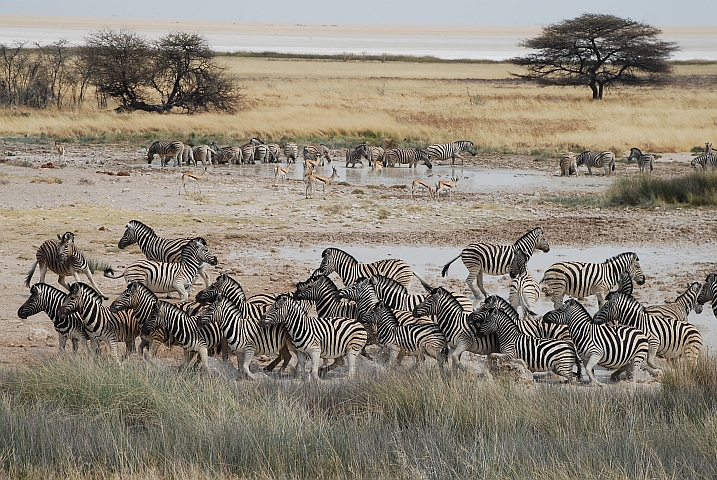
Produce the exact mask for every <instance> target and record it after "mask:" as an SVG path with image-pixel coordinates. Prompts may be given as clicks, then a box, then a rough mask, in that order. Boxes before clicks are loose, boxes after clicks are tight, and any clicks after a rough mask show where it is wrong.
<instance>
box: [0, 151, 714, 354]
mask: <svg viewBox="0 0 717 480" xmlns="http://www.w3.org/2000/svg"><path fill="white" fill-rule="evenodd" d="M142 155H143V152H142V150H141V149H140V148H138V147H136V146H130V145H101V146H70V147H69V148H68V154H67V156H66V158H65V159H64V160H61V159H58V157H57V156H56V155H54V154H53V153H52V152H51V146H48V145H37V144H23V143H4V144H0V162H3V163H0V212H1V213H2V215H1V216H0V223H1V224H2V226H3V229H2V238H1V240H2V245H1V246H0V285H2V287H0V299H1V300H0V322H1V323H2V328H1V329H0V362H1V363H2V364H5V365H16V364H22V363H23V362H26V361H27V360H28V359H31V358H34V357H37V356H38V355H45V354H52V353H55V352H56V349H57V338H56V335H55V333H54V329H53V326H52V323H51V322H50V321H49V319H48V318H47V316H46V315H45V314H38V315H35V316H33V317H30V318H29V319H27V320H20V319H18V318H17V309H18V307H19V306H20V305H21V304H22V303H23V302H24V300H25V299H26V298H27V295H28V290H27V288H26V287H25V286H24V284H23V282H24V278H25V275H26V274H27V272H28V270H29V268H30V266H31V265H32V263H33V261H34V257H35V251H36V249H37V247H38V246H39V245H40V244H41V243H42V242H43V241H45V240H47V239H51V238H55V235H56V234H58V233H60V234H61V233H63V232H65V231H72V232H74V233H75V234H76V240H75V242H76V244H77V245H78V246H79V247H80V248H81V249H82V250H83V251H84V252H85V253H86V255H87V256H89V257H91V258H92V259H95V260H97V261H99V262H101V263H105V264H109V265H111V266H112V267H113V268H115V270H118V271H122V269H123V268H124V267H126V266H128V265H129V264H131V263H132V262H134V261H136V260H140V259H142V258H143V256H142V254H141V252H140V250H139V249H138V248H137V247H136V246H132V247H129V248H127V249H126V250H119V249H118V248H117V242H118V241H119V239H120V237H121V236H122V234H123V232H124V225H125V224H126V223H127V222H128V221H129V220H132V219H139V220H141V221H143V222H145V223H147V224H148V225H150V226H152V227H153V228H154V229H155V231H156V232H157V233H158V234H159V235H161V236H163V237H168V238H171V237H186V236H203V237H205V238H206V239H207V241H208V244H209V246H210V249H211V250H212V252H213V253H214V254H215V255H217V257H218V258H219V260H220V263H219V265H218V266H217V267H215V268H214V269H213V271H211V275H212V277H215V276H216V275H217V274H218V273H221V272H226V273H229V274H231V275H232V276H234V277H235V278H237V279H238V280H239V281H240V282H241V284H242V286H243V287H244V289H245V291H246V292H247V293H248V294H250V295H251V294H254V293H262V292H284V291H289V290H291V289H293V285H294V283H295V282H296V281H300V280H303V279H305V278H307V277H308V276H309V275H310V273H311V272H312V271H313V270H314V269H315V268H316V267H318V265H319V263H320V250H318V251H313V250H312V249H311V247H312V246H313V245H319V246H326V245H336V246H346V245H353V246H361V245H362V246H374V247H375V248H376V249H379V250H383V251H385V252H386V256H388V255H391V254H392V250H391V246H395V245H400V246H403V247H428V246H431V247H448V248H452V249H454V250H455V255H457V254H458V253H459V252H460V250H461V249H462V248H463V247H464V246H466V245H467V244H469V243H472V242H479V241H482V242H494V243H513V242H514V241H515V239H516V238H518V237H519V236H520V235H522V234H523V233H525V231H527V230H528V229H530V228H534V227H535V226H542V227H543V229H544V230H545V232H546V236H547V237H548V239H549V240H550V243H551V246H552V247H553V248H560V247H596V246H601V245H611V246H620V247H625V249H629V248H630V247H633V248H635V247H637V246H658V247H667V248H674V249H675V252H676V255H680V256H682V257H684V258H686V259H688V261H685V262H684V263H680V264H678V265H677V266H676V267H675V266H671V267H670V271H669V272H659V271H646V272H645V273H646V275H647V276H648V282H647V285H645V286H644V287H640V288H639V289H638V291H637V294H638V295H639V298H640V299H641V300H642V301H643V302H646V303H651V304H653V303H664V302H665V301H666V300H672V299H674V298H675V296H676V292H677V291H678V290H684V287H685V286H686V284H687V283H688V282H692V281H704V278H705V276H706V275H707V273H709V272H714V271H717V265H716V264H715V259H716V255H715V253H717V245H716V243H715V238H716V235H715V234H716V233H717V211H715V210H714V209H691V208H690V209H676V208H663V209H655V210H643V209H633V208H631V209H625V208H611V209H605V208H602V209H600V208H596V207H582V206H581V207H565V206H563V205H561V204H560V203H554V202H548V201H545V199H546V198H549V197H553V196H571V195H576V194H596V193H600V192H603V191H605V189H606V188H607V187H608V186H609V184H610V182H611V179H606V178H603V177H602V176H600V175H595V176H593V177H589V176H586V175H581V176H579V177H578V178H569V179H563V178H560V177H558V176H555V174H557V166H556V161H554V160H550V161H544V162H535V161H534V160H533V159H532V158H527V157H520V156H506V155H479V156H476V157H475V158H473V159H471V158H470V157H469V158H468V161H467V164H471V163H472V164H474V165H481V166H487V167H490V168H497V167H499V166H500V167H503V168H505V167H506V166H510V167H511V168H525V165H526V163H529V164H530V166H529V168H531V169H537V170H541V171H543V172H545V175H546V179H547V181H546V182H545V184H544V186H543V187H540V188H534V187H530V188H529V190H528V191H520V190H515V189H513V190H511V191H510V193H506V192H504V191H502V189H498V188H494V189H488V191H483V190H481V191H479V192H477V193H475V192H473V193H471V192H466V191H461V189H459V190H458V191H457V192H455V193H454V194H453V199H452V201H448V200H447V199H446V200H442V201H441V202H440V205H439V206H436V204H435V203H433V202H428V201H426V200H425V198H421V199H420V200H418V201H416V202H413V201H412V200H411V198H410V189H405V188H383V189H381V188H367V186H366V185H346V184H343V185H342V184H334V185H332V186H331V187H328V188H327V192H326V194H325V195H322V194H320V193H318V194H316V195H315V196H314V198H313V199H309V200H307V199H305V198H304V183H303V182H300V181H298V180H293V181H292V180H289V181H287V182H286V183H285V184H281V185H280V186H273V177H270V176H269V175H268V174H267V175H266V176H256V175H248V174H247V172H246V171H243V170H242V168H241V167H238V168H226V167H217V168H214V169H212V168H210V169H209V170H208V172H207V173H206V174H205V175H204V176H203V177H202V178H200V180H199V185H198V186H197V185H194V184H192V185H190V186H188V187H187V191H188V193H187V194H185V193H184V191H182V192H181V194H179V193H178V191H179V190H180V186H181V182H180V173H179V172H180V171H186V170H196V171H197V172H200V171H201V168H199V169H194V167H191V168H188V167H182V168H181V169H180V168H172V167H169V168H164V169H160V168H157V167H156V164H157V162H158V160H155V162H154V167H148V166H147V164H146V161H140V158H141V157H142ZM342 155H343V153H342V152H339V151H336V152H334V156H335V157H336V160H338V159H340V158H342ZM689 159H690V155H689V154H681V155H675V154H666V155H663V156H662V158H660V159H659V160H658V162H657V165H656V173H655V174H656V175H662V176H668V175H678V174H680V173H684V172H687V171H689V168H690V167H689V163H688V162H689ZM47 162H53V163H54V165H55V167H56V168H38V167H39V166H40V165H41V164H44V163H47ZM335 163H337V162H335ZM338 163H340V164H343V161H340V162H338ZM60 167H62V168H60ZM298 168H299V169H300V168H301V167H298ZM419 168H425V167H422V166H421V167H419ZM119 171H126V172H129V174H130V175H129V176H117V175H113V174H116V173H117V172H119ZM108 172H109V173H108ZM321 173H325V174H327V175H328V174H330V170H328V171H327V172H321ZM581 173H583V172H582V171H581ZM618 173H619V174H622V175H624V174H629V175H636V174H638V173H637V168H636V167H635V165H634V164H632V165H626V164H624V163H619V164H618ZM60 182H61V183H60ZM200 189H201V192H200ZM359 190H360V191H361V192H359ZM280 249H292V250H295V251H296V255H293V256H292V257H293V258H284V257H282V256H281V255H279V251H280ZM359 260H361V259H359ZM404 260H406V261H407V262H408V263H409V264H411V263H412V260H413V261H417V259H412V258H404ZM573 260H580V259H579V258H575V259H573ZM458 263H460V262H458ZM37 275H38V274H37V272H36V273H35V278H34V279H33V281H38V277H37ZM536 277H538V278H540V276H539V275H536ZM95 279H96V280H97V282H98V283H99V285H100V287H101V288H102V289H103V290H104V291H105V293H107V294H109V295H110V297H111V298H113V297H114V296H115V295H117V294H119V293H120V292H121V291H122V290H124V282H123V281H121V280H111V279H107V278H104V277H102V274H101V272H99V271H98V272H97V273H96V274H95ZM429 280H430V281H431V282H433V283H434V284H436V285H438V284H441V285H445V286H448V287H449V288H451V289H453V290H456V291H461V290H463V289H464V287H465V284H464V282H463V279H462V278H459V277H455V276H452V275H449V276H448V278H445V279H441V278H440V275H439V274H438V275H430V276H429ZM46 281H47V283H50V284H53V285H57V278H56V276H55V275H54V274H52V273H51V272H48V276H47V279H46ZM200 282H201V280H200ZM507 283H508V281H507V280H506V279H505V278H500V277H487V278H486V286H487V287H488V289H489V290H490V289H495V288H497V287H498V286H501V285H502V286H506V285H507ZM412 287H414V288H413V290H414V292H416V293H417V292H418V291H419V290H418V288H419V287H418V285H412ZM201 288H203V286H202V285H201V283H200V284H199V285H196V286H195V287H194V289H193V292H192V293H193V294H194V293H196V292H197V291H199V290H200V289H201ZM700 318H701V321H702V322H703V323H704V324H705V325H709V324H712V323H713V322H714V318H713V317H712V313H711V311H710V309H709V308H707V309H706V310H705V313H704V314H703V315H702V316H700ZM698 328H700V325H698ZM712 328H713V327H712ZM705 343H706V344H708V345H709V344H710V341H708V339H707V338H706V340H705ZM710 346H711V347H712V348H714V347H716V346H717V345H710ZM162 355H164V356H168V355H169V356H171V357H174V358H178V357H179V352H178V349H174V350H173V351H172V352H169V353H167V352H163V353H162Z"/></svg>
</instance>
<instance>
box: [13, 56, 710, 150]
mask: <svg viewBox="0 0 717 480" xmlns="http://www.w3.org/2000/svg"><path fill="white" fill-rule="evenodd" d="M219 60H220V61H221V62H224V63H225V64H226V65H227V66H228V68H229V70H230V71H231V72H232V73H234V74H236V75H238V76H239V79H240V83H241V85H243V90H244V93H245V100H244V106H243V108H242V109H241V110H240V111H238V112H236V113H235V114H218V113H204V114H197V115H176V114H168V115H157V114H147V113H141V112H135V113H131V114H115V113H113V112H110V111H100V110H98V109H97V108H95V107H94V105H93V104H92V101H91V100H90V101H88V102H86V104H85V107H84V108H83V109H81V110H75V111H28V110H2V111H0V135H2V136H20V135H29V136H41V135H44V136H46V137H50V138H60V139H64V140H67V141H77V140H79V139H83V138H84V139H92V138H100V137H103V138H112V139H122V138H132V137H137V136H140V137H146V138H150V137H176V138H180V139H181V138H188V137H190V136H192V135H196V136H204V137H209V138H211V137H213V136H219V137H221V138H224V139H226V138H229V139H234V140H235V141H236V142H242V141H245V140H246V139H247V138H249V137H252V136H258V137H260V138H262V139H266V140H273V141H279V140H282V139H298V140H302V139H312V138H320V139H328V138H336V137H345V138H348V139H361V138H366V139H381V138H392V139H394V140H398V141H401V140H403V139H404V138H407V139H408V140H409V141H411V142H413V143H416V144H421V143H431V142H440V141H448V140H455V139H470V140H473V141H474V142H475V144H476V145H479V146H481V147H483V148H486V149H494V150H510V151H518V152H521V151H522V152H525V151H528V152H529V151H530V150H534V149H538V150H548V151H558V150H568V149H573V150H577V149H580V148H590V149H597V148H601V149H608V148H610V149H614V150H616V151H624V150H626V149H629V148H630V147H631V146H639V147H640V148H643V149H645V150H648V151H656V152H680V151H688V150H690V149H691V148H692V147H694V146H698V145H704V142H706V141H714V140H717V139H715V138H714V135H715V124H717V92H715V89H714V87H703V88H696V87H678V86H674V85H673V86H667V87H650V88H620V89H613V90H610V91H608V92H607V93H606V95H605V99H604V100H603V101H592V100H591V99H590V90H589V89H588V88H587V87H581V88H572V87H570V88H557V87H548V88H541V87H538V86H535V85H532V84H525V83H507V82H502V83H501V82H494V81H489V80H499V79H506V78H510V74H511V73H517V72H520V69H519V68H518V67H516V66H514V65H511V64H508V63H486V64H482V63H410V62H386V63H381V62H361V61H351V62H340V61H321V60H303V59H302V60H299V59H258V58H242V57H230V56H221V57H219ZM674 73H675V74H677V75H680V76H704V77H708V76H713V75H717V66H716V65H715V64H710V63H704V64H678V65H676V66H675V71H674Z"/></svg>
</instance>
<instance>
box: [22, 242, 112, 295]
mask: <svg viewBox="0 0 717 480" xmlns="http://www.w3.org/2000/svg"><path fill="white" fill-rule="evenodd" d="M38 265H40V283H45V275H46V274H47V269H48V268H49V269H50V271H51V272H54V273H56V274H57V275H58V279H57V281H58V283H59V284H60V285H62V286H63V287H65V288H66V289H67V290H70V287H69V285H67V281H66V280H65V277H69V276H70V275H72V276H73V277H74V278H75V282H79V281H80V277H79V274H80V273H83V274H84V275H85V276H86V277H87V280H88V281H89V282H90V283H91V284H92V287H93V288H94V289H95V290H97V291H98V292H100V295H102V297H103V298H104V299H105V300H108V299H109V298H110V297H108V296H107V295H105V294H104V293H102V290H100V287H99V286H97V283H96V282H95V279H94V278H93V277H92V271H91V270H90V266H89V264H88V263H87V260H86V259H85V256H84V255H83V254H82V252H80V251H79V250H78V249H77V248H76V247H75V234H74V233H72V232H65V234H64V235H62V236H60V235H59V234H58V235H57V240H46V241H45V242H43V243H42V245H40V248H38V249H37V252H36V253H35V263H33V264H32V267H31V268H30V271H29V272H27V276H26V277H25V286H26V287H28V288H29V287H30V281H31V280H32V276H33V274H34V273H35V268H36V267H37V266H38Z"/></svg>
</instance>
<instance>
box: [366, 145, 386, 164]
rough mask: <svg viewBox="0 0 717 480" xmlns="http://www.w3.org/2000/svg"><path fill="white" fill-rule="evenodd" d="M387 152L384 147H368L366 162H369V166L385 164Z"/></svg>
mask: <svg viewBox="0 0 717 480" xmlns="http://www.w3.org/2000/svg"><path fill="white" fill-rule="evenodd" d="M384 154H385V151H384V149H383V148H382V147H371V146H366V160H368V166H369V167H371V166H373V162H375V161H379V162H383V160H384Z"/></svg>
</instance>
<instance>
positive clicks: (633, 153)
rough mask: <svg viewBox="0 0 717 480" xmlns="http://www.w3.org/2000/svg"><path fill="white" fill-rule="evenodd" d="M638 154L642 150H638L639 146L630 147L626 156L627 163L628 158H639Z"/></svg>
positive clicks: (640, 153)
mask: <svg viewBox="0 0 717 480" xmlns="http://www.w3.org/2000/svg"><path fill="white" fill-rule="evenodd" d="M640 155H642V152H641V151H640V149H639V148H635V147H632V148H631V149H630V156H629V157H627V161H628V163H629V162H630V160H632V159H633V158H634V159H636V160H637V159H638V158H640Z"/></svg>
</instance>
